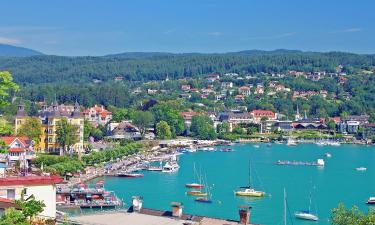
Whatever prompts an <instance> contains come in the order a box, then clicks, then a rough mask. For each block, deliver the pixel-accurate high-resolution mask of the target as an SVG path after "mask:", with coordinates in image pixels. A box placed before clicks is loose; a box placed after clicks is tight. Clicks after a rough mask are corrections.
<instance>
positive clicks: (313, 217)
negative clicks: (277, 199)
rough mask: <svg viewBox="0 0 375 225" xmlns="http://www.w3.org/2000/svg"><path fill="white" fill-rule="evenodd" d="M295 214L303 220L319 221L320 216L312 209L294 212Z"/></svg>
mask: <svg viewBox="0 0 375 225" xmlns="http://www.w3.org/2000/svg"><path fill="white" fill-rule="evenodd" d="M294 216H295V217H296V218H298V219H302V220H312V221H318V220H319V217H317V216H316V215H314V214H312V213H311V212H310V211H298V212H296V213H294Z"/></svg>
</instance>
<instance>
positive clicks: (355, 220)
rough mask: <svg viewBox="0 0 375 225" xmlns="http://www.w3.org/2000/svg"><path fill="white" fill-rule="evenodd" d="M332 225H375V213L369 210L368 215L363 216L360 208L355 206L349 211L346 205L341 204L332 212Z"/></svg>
mask: <svg viewBox="0 0 375 225" xmlns="http://www.w3.org/2000/svg"><path fill="white" fill-rule="evenodd" d="M331 220H332V225H348V224H353V225H354V224H355V225H371V224H375V211H374V210H369V212H368V214H367V215H366V214H363V213H362V212H361V211H359V210H358V207H356V206H353V207H352V208H351V209H347V208H346V207H345V206H344V204H340V205H339V206H338V207H337V208H334V209H333V210H332V217H331Z"/></svg>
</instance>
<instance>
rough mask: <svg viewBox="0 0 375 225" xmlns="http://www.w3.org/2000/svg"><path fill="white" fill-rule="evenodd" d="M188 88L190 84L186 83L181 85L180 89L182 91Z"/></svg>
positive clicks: (188, 89)
mask: <svg viewBox="0 0 375 225" xmlns="http://www.w3.org/2000/svg"><path fill="white" fill-rule="evenodd" d="M190 89H191V86H190V85H188V84H185V85H181V90H183V91H190Z"/></svg>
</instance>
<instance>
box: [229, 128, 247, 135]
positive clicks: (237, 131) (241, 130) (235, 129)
mask: <svg viewBox="0 0 375 225" xmlns="http://www.w3.org/2000/svg"><path fill="white" fill-rule="evenodd" d="M232 132H233V133H234V134H240V135H241V134H244V133H245V131H244V129H243V128H242V127H241V126H236V127H234V128H233V131H232Z"/></svg>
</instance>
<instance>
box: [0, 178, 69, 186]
mask: <svg viewBox="0 0 375 225" xmlns="http://www.w3.org/2000/svg"><path fill="white" fill-rule="evenodd" d="M62 181H63V179H61V177H60V176H28V177H6V178H0V186H11V185H48V184H57V183H61V182H62Z"/></svg>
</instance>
